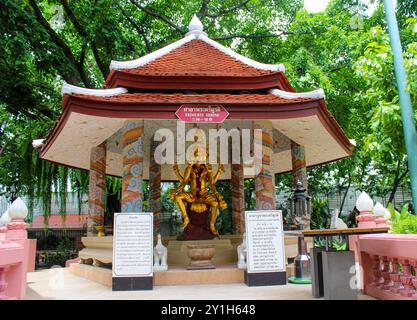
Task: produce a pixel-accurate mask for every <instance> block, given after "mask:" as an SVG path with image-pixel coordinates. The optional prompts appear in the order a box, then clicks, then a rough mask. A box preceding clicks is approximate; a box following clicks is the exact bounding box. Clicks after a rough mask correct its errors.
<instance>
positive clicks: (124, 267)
mask: <svg viewBox="0 0 417 320" xmlns="http://www.w3.org/2000/svg"><path fill="white" fill-rule="evenodd" d="M152 288H153V213H152V212H137V213H136V212H133V213H132V212H126V213H125V212H123V213H115V214H114V236H113V270H112V290H113V291H133V290H152Z"/></svg>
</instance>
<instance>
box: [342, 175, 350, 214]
mask: <svg viewBox="0 0 417 320" xmlns="http://www.w3.org/2000/svg"><path fill="white" fill-rule="evenodd" d="M350 184H351V180H350V177H349V183H348V186H347V188H346V190H345V193H344V194H343V199H342V202H341V203H340V208H339V213H340V214H342V210H343V206H344V205H345V201H346V197H347V194H348V192H349V188H350Z"/></svg>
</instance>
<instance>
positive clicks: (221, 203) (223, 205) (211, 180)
mask: <svg viewBox="0 0 417 320" xmlns="http://www.w3.org/2000/svg"><path fill="white" fill-rule="evenodd" d="M220 166H221V165H220ZM219 171H221V170H220V167H219V170H217V173H216V175H215V176H214V177H213V176H212V174H211V170H208V172H207V178H208V183H209V186H210V189H211V191H213V193H214V195H215V197H216V198H217V200H218V201H219V208H220V209H222V210H223V209H226V208H227V204H226V202H225V201H224V200H223V196H222V195H221V194H220V193H219V192H218V191H217V188H216V185H215V183H216V181H217V179H218V178H219V177H218V176H219V175H220V173H219ZM215 178H216V179H215Z"/></svg>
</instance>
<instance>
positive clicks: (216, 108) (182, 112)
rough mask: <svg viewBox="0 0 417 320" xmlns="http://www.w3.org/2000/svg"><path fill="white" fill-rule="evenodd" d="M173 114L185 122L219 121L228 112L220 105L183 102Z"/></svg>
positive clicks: (227, 114) (224, 117) (223, 118)
mask: <svg viewBox="0 0 417 320" xmlns="http://www.w3.org/2000/svg"><path fill="white" fill-rule="evenodd" d="M175 115H176V116H177V117H178V119H180V120H181V121H183V122H187V123H221V122H223V121H224V120H225V119H226V118H227V117H228V116H229V112H227V110H226V109H225V108H224V107H223V106H221V105H200V104H183V105H182V106H181V107H180V108H179V109H178V110H177V112H175Z"/></svg>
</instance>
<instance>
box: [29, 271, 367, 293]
mask: <svg viewBox="0 0 417 320" xmlns="http://www.w3.org/2000/svg"><path fill="white" fill-rule="evenodd" d="M359 298H360V299H366V298H368V297H366V296H360V297H359ZM26 299H60V300H66V299H71V300H78V299H79V300H88V299H126V300H128V299H134V300H141V299H143V300H152V299H160V300H169V299H178V300H190V299H191V300H210V299H216V300H244V299H248V300H256V299H261V300H270V299H273V300H281V299H282V300H292V299H297V300H298V299H299V300H307V299H313V297H312V296H311V285H295V284H287V285H285V286H270V287H247V286H246V285H244V284H225V285H193V286H185V285H184V286H182V285H181V286H160V287H154V290H152V291H129V292H126V291H124V292H123V291H122V292H121V291H119V292H113V291H111V289H110V288H108V287H105V286H103V285H100V284H98V283H95V282H92V281H89V280H86V279H84V278H80V277H77V276H75V275H72V274H70V273H69V272H68V269H67V268H59V269H49V270H42V271H38V272H32V273H29V274H28V286H27V294H26Z"/></svg>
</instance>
